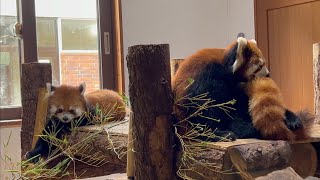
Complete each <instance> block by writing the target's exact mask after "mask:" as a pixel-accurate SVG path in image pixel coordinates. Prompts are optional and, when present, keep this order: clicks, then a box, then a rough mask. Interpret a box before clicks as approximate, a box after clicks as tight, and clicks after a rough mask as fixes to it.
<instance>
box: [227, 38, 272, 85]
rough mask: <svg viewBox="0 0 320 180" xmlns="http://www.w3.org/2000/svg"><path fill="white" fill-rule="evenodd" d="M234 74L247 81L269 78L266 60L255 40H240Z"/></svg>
mask: <svg viewBox="0 0 320 180" xmlns="http://www.w3.org/2000/svg"><path fill="white" fill-rule="evenodd" d="M233 72H234V73H237V74H240V75H241V76H243V77H244V78H245V79H247V80H251V79H254V78H255V77H268V76H269V74H270V72H269V70H268V68H267V66H266V62H265V59H264V57H263V55H262V53H261V51H260V49H259V48H258V47H257V44H256V42H255V40H248V41H247V40H246V39H244V38H238V49H237V59H236V61H235V63H234V65H233Z"/></svg>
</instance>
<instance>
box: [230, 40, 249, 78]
mask: <svg viewBox="0 0 320 180" xmlns="http://www.w3.org/2000/svg"><path fill="white" fill-rule="evenodd" d="M237 42H238V48H237V57H236V60H235V62H234V64H233V65H232V71H233V72H236V71H237V70H238V69H239V68H240V67H241V66H242V64H243V63H244V59H243V50H244V48H245V47H246V46H247V40H246V39H245V38H243V37H238V39H237Z"/></svg>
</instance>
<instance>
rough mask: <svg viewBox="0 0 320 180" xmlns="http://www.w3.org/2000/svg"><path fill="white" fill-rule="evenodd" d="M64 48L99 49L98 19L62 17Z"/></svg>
mask: <svg viewBox="0 0 320 180" xmlns="http://www.w3.org/2000/svg"><path fill="white" fill-rule="evenodd" d="M61 31H62V50H98V31H97V21H96V20H82V19H62V20H61Z"/></svg>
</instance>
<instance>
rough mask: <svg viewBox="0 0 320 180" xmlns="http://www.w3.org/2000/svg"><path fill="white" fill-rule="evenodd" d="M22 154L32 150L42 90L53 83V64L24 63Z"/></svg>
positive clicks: (22, 82) (22, 72)
mask: <svg viewBox="0 0 320 180" xmlns="http://www.w3.org/2000/svg"><path fill="white" fill-rule="evenodd" d="M21 74H22V75H21V100H22V102H21V103H22V127H21V154H22V155H25V154H26V152H27V151H29V150H31V146H32V139H33V134H34V128H35V121H36V113H37V102H38V94H39V89H40V88H45V87H46V83H51V81H52V71H51V64H46V63H24V64H22V69H21Z"/></svg>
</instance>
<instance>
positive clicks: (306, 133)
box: [294, 110, 315, 140]
mask: <svg viewBox="0 0 320 180" xmlns="http://www.w3.org/2000/svg"><path fill="white" fill-rule="evenodd" d="M297 116H298V117H299V118H300V119H301V121H302V123H303V128H300V129H297V130H295V131H294V134H295V135H296V139H297V140H303V139H308V138H310V133H311V129H312V127H313V126H314V121H315V116H314V115H313V114H311V113H310V112H309V111H307V110H304V111H299V112H297Z"/></svg>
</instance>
